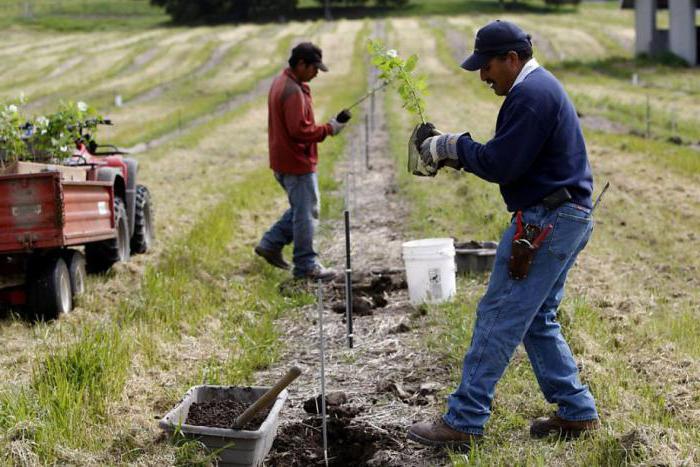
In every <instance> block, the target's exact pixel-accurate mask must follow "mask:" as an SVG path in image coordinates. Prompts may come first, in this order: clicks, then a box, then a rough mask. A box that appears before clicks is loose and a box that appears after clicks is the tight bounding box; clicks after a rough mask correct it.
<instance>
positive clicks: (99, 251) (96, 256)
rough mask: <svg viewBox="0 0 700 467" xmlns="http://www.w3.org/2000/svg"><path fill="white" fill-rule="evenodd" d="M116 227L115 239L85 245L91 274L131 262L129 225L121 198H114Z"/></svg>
mask: <svg viewBox="0 0 700 467" xmlns="http://www.w3.org/2000/svg"><path fill="white" fill-rule="evenodd" d="M114 225H116V226H117V236H116V237H115V238H110V239H109V240H103V241H101V242H95V243H88V244H87V245H85V256H86V259H87V269H88V271H89V272H93V273H100V272H106V271H107V270H108V269H109V268H111V267H112V265H113V264H114V263H119V262H126V261H129V224H128V223H127V220H126V208H125V207H124V201H122V199H121V198H114Z"/></svg>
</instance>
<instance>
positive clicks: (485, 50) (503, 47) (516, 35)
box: [462, 19, 532, 71]
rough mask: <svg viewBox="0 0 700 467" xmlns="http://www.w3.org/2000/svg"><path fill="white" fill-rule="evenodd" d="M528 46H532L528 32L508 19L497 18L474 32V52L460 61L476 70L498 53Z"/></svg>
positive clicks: (466, 67) (465, 67)
mask: <svg viewBox="0 0 700 467" xmlns="http://www.w3.org/2000/svg"><path fill="white" fill-rule="evenodd" d="M528 47H532V41H531V40H530V35H529V34H527V33H525V31H523V30H522V29H520V28H519V27H518V26H516V25H515V24H513V23H511V22H509V21H501V20H499V19H497V20H496V21H493V22H491V23H489V24H487V25H486V26H484V27H483V28H481V29H479V31H478V32H477V33H476V39H475V40H474V52H473V53H472V54H471V55H470V56H469V57H467V59H466V60H465V61H464V62H463V63H462V68H464V69H465V70H468V71H476V70H478V69H480V68H481V67H483V66H484V65H486V63H488V61H489V60H490V59H491V58H492V57H494V56H496V55H498V54H503V53H506V52H509V51H511V50H513V51H515V52H517V51H519V50H523V49H526V48H528Z"/></svg>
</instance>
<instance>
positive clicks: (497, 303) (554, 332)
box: [443, 203, 598, 434]
mask: <svg viewBox="0 0 700 467" xmlns="http://www.w3.org/2000/svg"><path fill="white" fill-rule="evenodd" d="M523 222H524V223H528V224H535V225H539V226H546V225H547V224H552V225H553V226H554V229H553V230H552V231H551V232H550V233H549V235H548V237H547V238H546V239H545V241H544V242H543V243H542V245H541V247H540V249H539V250H538V251H537V253H536V254H535V258H534V261H533V262H532V265H531V266H530V272H529V275H528V277H527V278H525V279H522V280H513V279H511V278H510V277H508V258H509V256H510V250H511V242H512V239H513V235H514V233H515V221H513V222H511V225H510V227H509V228H508V229H507V230H506V232H505V233H504V234H503V238H502V239H501V242H500V243H499V245H498V250H497V252H496V261H495V264H494V267H493V271H492V272H491V278H490V280H489V285H488V289H487V291H486V294H485V295H484V297H483V298H482V299H481V301H480V302H479V306H478V308H477V311H476V322H475V324H474V332H473V335H472V342H471V345H470V347H469V350H468V351H467V354H466V356H465V357H464V364H463V367H462V381H461V383H460V385H459V387H458V388H457V390H456V391H455V392H454V393H453V394H452V395H450V397H449V398H448V401H447V413H446V414H445V415H444V417H443V420H444V421H445V423H447V424H448V425H449V426H451V427H452V428H454V429H456V430H459V431H463V432H466V433H474V434H482V433H483V430H484V425H485V424H486V421H487V420H488V418H489V415H490V414H491V401H492V400H493V394H494V389H495V387H496V383H497V382H498V380H499V379H500V378H501V376H502V375H503V372H504V371H505V369H506V366H507V365H508V362H509V360H510V358H511V357H512V355H513V352H514V351H515V349H516V347H517V346H518V344H520V343H521V342H522V343H523V344H524V345H525V350H526V351H527V355H528V357H529V359H530V363H531V365H532V369H533V370H534V372H535V376H536V377H537V382H538V383H539V386H540V389H541V390H542V392H543V393H544V397H545V399H546V400H547V401H548V402H550V403H556V404H557V405H558V406H559V410H558V411H557V415H559V416H560V417H561V418H563V419H566V420H593V419H596V418H598V414H597V411H596V407H595V401H594V400H593V396H592V395H591V393H590V391H589V390H588V388H587V387H586V386H584V385H583V384H581V381H580V380H579V377H578V368H577V367H576V362H575V361H574V357H573V355H572V354H571V349H569V346H568V345H567V343H566V341H565V340H564V337H563V336H562V333H561V327H560V326H559V323H558V322H557V321H556V315H557V308H558V307H559V304H560V303H561V300H562V298H563V296H564V283H565V282H566V275H567V273H568V271H569V269H570V268H571V266H572V265H573V264H574V261H575V260H576V256H577V255H578V254H579V252H580V251H581V250H583V248H584V247H585V246H586V243H587V242H588V239H589V238H590V235H591V231H592V229H593V221H592V220H591V217H590V210H589V209H587V208H583V207H580V206H578V205H576V204H573V203H564V204H563V205H561V206H559V207H558V208H556V209H554V210H547V209H545V208H544V207H543V206H542V205H537V206H534V207H532V208H529V209H526V210H524V211H523Z"/></svg>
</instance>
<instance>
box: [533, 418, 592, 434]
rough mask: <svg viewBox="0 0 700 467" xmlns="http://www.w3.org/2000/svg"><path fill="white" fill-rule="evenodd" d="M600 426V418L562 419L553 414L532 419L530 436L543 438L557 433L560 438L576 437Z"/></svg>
mask: <svg viewBox="0 0 700 467" xmlns="http://www.w3.org/2000/svg"><path fill="white" fill-rule="evenodd" d="M598 428H600V420H598V419H597V418H596V419H595V420H576V421H575V420H564V419H563V418H561V417H559V416H558V415H556V414H554V415H552V416H551V417H540V418H538V419H536V420H533V421H532V424H531V425H530V436H532V437H533V438H544V437H546V436H550V435H557V436H559V437H560V438H564V439H572V438H578V437H579V436H581V435H582V434H583V433H585V432H588V431H595V430H597V429H598Z"/></svg>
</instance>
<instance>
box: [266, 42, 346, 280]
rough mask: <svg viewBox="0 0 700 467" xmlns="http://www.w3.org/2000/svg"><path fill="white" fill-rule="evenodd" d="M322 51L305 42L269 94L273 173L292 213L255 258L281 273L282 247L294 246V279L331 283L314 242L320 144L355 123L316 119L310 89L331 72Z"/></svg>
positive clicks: (285, 266) (271, 231) (341, 117)
mask: <svg viewBox="0 0 700 467" xmlns="http://www.w3.org/2000/svg"><path fill="white" fill-rule="evenodd" d="M321 59H322V52H321V49H320V48H318V47H317V46H315V45H314V44H312V43H310V42H302V43H300V44H299V45H297V46H296V47H294V49H292V55H291V57H290V58H289V67H288V68H286V69H284V70H283V71H282V72H281V73H280V74H279V75H278V76H277V77H276V78H275V80H274V81H273V82H272V86H271V87H270V93H269V95H268V144H269V150H270V168H271V169H272V170H273V171H274V174H275V178H276V179H277V181H278V182H279V184H280V185H281V186H282V188H284V191H285V192H286V193H287V198H288V199H289V205H290V207H289V209H287V211H286V212H285V213H284V214H283V215H282V217H281V218H280V219H279V220H278V221H277V222H276V223H275V224H274V225H273V226H272V227H270V229H269V230H268V231H267V232H265V235H263V237H262V239H261V240H260V243H259V244H258V246H256V247H255V253H256V254H258V255H259V256H262V257H263V258H264V259H265V260H266V261H267V262H268V263H270V264H272V265H273V266H276V267H278V268H282V269H289V264H288V263H287V262H286V261H285V260H284V258H283V257H282V248H284V246H285V245H288V244H289V243H292V242H294V270H293V274H294V277H297V278H308V279H321V280H332V279H333V278H334V277H335V275H336V273H335V271H333V270H332V269H328V268H324V267H323V266H322V265H321V263H320V262H319V261H318V259H317V256H318V255H317V253H316V251H314V247H313V237H314V230H315V227H316V224H318V215H319V210H320V200H319V192H318V178H317V176H316V165H317V164H318V150H317V147H316V146H317V143H319V142H320V141H323V140H324V139H325V138H326V136H328V135H331V136H335V135H337V134H338V133H340V131H341V130H342V129H343V128H344V127H345V124H346V123H347V121H348V120H350V112H349V111H347V110H343V111H342V112H340V113H339V114H338V115H337V116H336V117H334V118H332V119H331V120H330V121H329V122H328V123H326V124H324V125H317V124H316V122H315V120H314V111H313V105H312V104H313V103H312V100H311V90H310V88H309V85H308V84H306V83H308V82H309V81H311V80H312V79H314V78H315V77H316V75H317V74H318V70H322V71H328V68H327V67H326V65H324V64H323V61H322V60H321Z"/></svg>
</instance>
